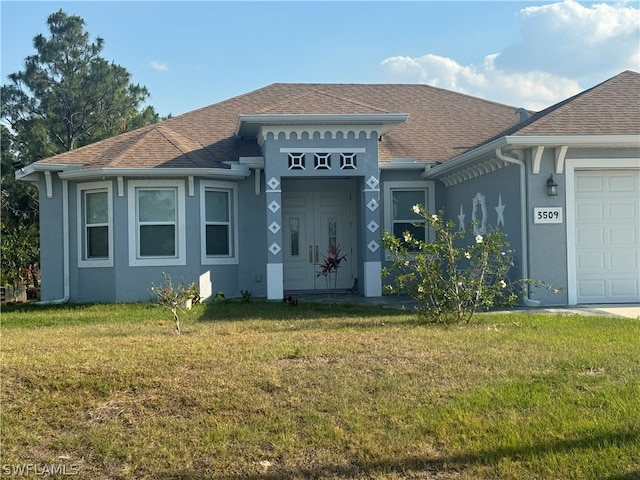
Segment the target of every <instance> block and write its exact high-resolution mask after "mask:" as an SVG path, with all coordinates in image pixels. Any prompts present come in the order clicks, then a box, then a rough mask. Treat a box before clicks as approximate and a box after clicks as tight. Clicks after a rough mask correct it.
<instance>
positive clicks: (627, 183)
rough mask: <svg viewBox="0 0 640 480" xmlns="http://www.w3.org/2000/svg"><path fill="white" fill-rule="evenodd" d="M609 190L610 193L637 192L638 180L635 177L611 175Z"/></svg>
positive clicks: (609, 177) (608, 184) (608, 183)
mask: <svg viewBox="0 0 640 480" xmlns="http://www.w3.org/2000/svg"><path fill="white" fill-rule="evenodd" d="M607 190H608V191H609V192H623V193H630V192H635V191H637V185H636V178H635V177H634V176H633V175H624V174H618V175H609V176H608V182H607Z"/></svg>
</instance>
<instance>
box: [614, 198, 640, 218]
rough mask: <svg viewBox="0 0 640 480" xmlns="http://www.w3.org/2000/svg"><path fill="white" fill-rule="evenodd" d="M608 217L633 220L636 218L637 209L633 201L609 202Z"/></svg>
mask: <svg viewBox="0 0 640 480" xmlns="http://www.w3.org/2000/svg"><path fill="white" fill-rule="evenodd" d="M607 213H608V217H609V219H611V220H613V221H616V220H619V221H633V220H635V219H636V218H638V211H637V208H636V206H635V205H634V203H633V202H631V201H628V202H610V203H609V205H608V206H607Z"/></svg>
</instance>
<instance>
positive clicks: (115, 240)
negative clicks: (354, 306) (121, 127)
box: [17, 71, 640, 305]
mask: <svg viewBox="0 0 640 480" xmlns="http://www.w3.org/2000/svg"><path fill="white" fill-rule="evenodd" d="M17 178H20V179H22V180H25V181H31V182H35V183H36V184H37V185H38V188H39V194H40V219H41V220H40V221H41V225H40V230H41V271H42V292H41V296H42V300H43V301H67V300H68V301H72V302H132V301H140V300H147V299H148V298H149V287H150V286H151V284H152V283H161V282H162V272H168V273H169V274H170V275H171V276H172V277H173V278H179V277H182V278H184V279H185V280H186V281H188V282H190V281H192V280H193V281H196V282H198V284H199V286H200V290H201V294H202V296H203V297H204V298H208V297H211V296H212V295H213V294H214V293H215V292H217V291H222V292H224V293H225V295H226V296H227V297H234V296H239V295H240V292H241V291H242V290H246V291H249V292H251V293H252V295H254V296H256V297H267V298H269V299H281V298H283V295H285V294H287V292H294V291H313V290H317V289H324V288H325V283H324V279H323V278H317V275H316V273H317V271H318V263H319V262H320V261H322V255H323V254H325V253H326V251H327V247H328V246H329V245H334V244H340V246H341V247H342V252H343V253H345V254H346V255H347V262H346V263H345V264H344V266H343V267H341V269H340V271H339V277H338V279H337V282H338V283H337V287H338V288H339V289H350V288H356V289H357V290H358V291H359V292H360V293H361V294H362V295H364V296H367V297H376V296H380V295H381V294H382V280H381V278H380V270H381V267H382V266H384V264H385V262H386V261H387V258H386V257H385V251H384V249H383V248H382V245H381V243H382V242H381V234H382V232H383V230H387V231H391V232H396V233H400V232H402V231H404V230H406V229H407V228H411V229H413V231H414V233H416V234H417V235H421V236H423V237H424V238H427V239H428V236H429V232H428V231H427V230H426V229H421V228H416V227H413V226H412V222H414V220H415V218H414V215H413V213H412V211H411V207H412V206H413V205H415V204H416V203H421V204H424V205H425V206H426V207H427V209H428V210H430V211H439V210H440V209H444V211H445V213H446V215H447V216H448V217H450V218H452V219H455V220H456V221H457V222H459V227H460V228H465V229H471V228H473V229H474V232H475V233H480V234H481V233H483V232H486V231H487V230H489V229H491V228H496V227H499V228H502V229H503V230H505V232H506V233H507V235H508V239H509V241H510V244H511V248H513V249H514V250H515V258H514V260H515V263H516V266H515V268H514V269H513V271H512V272H511V273H510V277H511V278H512V279H515V278H533V279H536V280H542V281H545V282H547V283H549V284H551V285H554V286H558V287H562V290H561V291H560V292H559V293H557V294H553V293H552V292H549V291H547V290H544V289H542V290H532V291H530V292H529V293H528V295H527V298H526V299H525V302H526V303H529V304H540V305H553V304H577V303H592V302H638V301H640V74H638V73H636V72H631V71H626V72H623V73H621V74H619V75H617V76H615V77H613V78H611V79H609V80H607V81H605V82H603V83H602V84H600V85H597V86H595V87H593V88H591V89H589V90H587V91H584V92H582V93H580V94H578V95H576V96H574V97H572V98H569V99H567V100H565V101H563V102H561V103H559V104H557V105H554V106H552V107H549V108H547V109H546V110H544V111H541V112H538V113H533V112H529V111H526V110H524V109H521V108H515V107H513V106H508V105H502V104H498V103H495V102H490V101H486V100H482V99H479V98H474V97H471V96H468V95H464V94H460V93H455V92H451V91H447V90H443V89H439V88H435V87H432V86H427V85H399V84H391V85H385V84H378V85H361V84H282V83H278V84H273V85H270V86H267V87H264V88H262V89H259V90H256V91H253V92H250V93H247V94H244V95H240V96H238V97H234V98H231V99H229V100H226V101H223V102H221V103H217V104H214V105H211V106H208V107H205V108H202V109H199V110H196V111H193V112H189V113H186V114H184V115H180V116H177V117H174V118H170V119H168V120H165V121H163V122H161V123H157V124H155V125H150V126H147V127H143V128H140V129H138V130H135V131H132V132H128V133H124V134H122V135H119V136H117V137H113V138H110V139H107V140H103V141H101V142H98V143H95V144H92V145H88V146H86V147H83V148H78V149H76V150H72V151H70V152H66V153H63V154H60V155H57V156H54V157H52V158H47V159H44V160H41V161H39V162H36V163H33V164H31V165H29V166H27V167H25V168H23V169H22V170H20V171H19V172H17ZM548 183H549V184H555V185H556V187H555V189H556V192H555V194H553V195H550V194H549V192H548ZM551 193H554V192H551Z"/></svg>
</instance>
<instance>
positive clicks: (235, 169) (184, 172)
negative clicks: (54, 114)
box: [58, 165, 251, 180]
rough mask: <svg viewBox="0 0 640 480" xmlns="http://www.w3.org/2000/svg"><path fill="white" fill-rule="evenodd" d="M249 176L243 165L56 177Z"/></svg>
mask: <svg viewBox="0 0 640 480" xmlns="http://www.w3.org/2000/svg"><path fill="white" fill-rule="evenodd" d="M249 175H251V171H250V169H249V168H248V167H246V166H244V165H231V168H188V167H184V168H162V167H160V168H158V167H156V168H109V167H103V168H92V169H86V170H71V171H61V172H59V173H58V176H59V177H60V178H62V179H63V180H89V179H92V178H104V177H209V178H224V179H227V180H243V179H245V178H247V177H248V176H249Z"/></svg>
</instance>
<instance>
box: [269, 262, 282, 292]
mask: <svg viewBox="0 0 640 480" xmlns="http://www.w3.org/2000/svg"><path fill="white" fill-rule="evenodd" d="M282 280H283V269H282V264H281V263H267V299H268V300H282V298H283V296H284V291H283V289H282V285H283V283H282Z"/></svg>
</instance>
